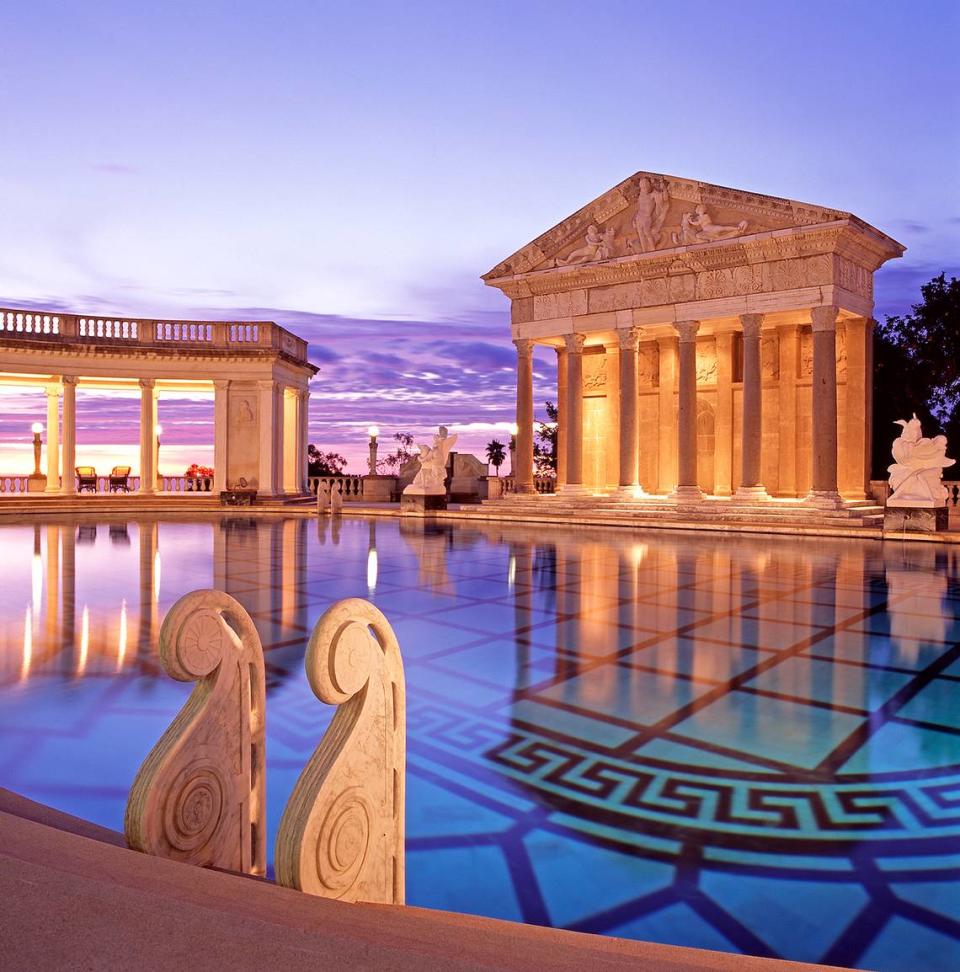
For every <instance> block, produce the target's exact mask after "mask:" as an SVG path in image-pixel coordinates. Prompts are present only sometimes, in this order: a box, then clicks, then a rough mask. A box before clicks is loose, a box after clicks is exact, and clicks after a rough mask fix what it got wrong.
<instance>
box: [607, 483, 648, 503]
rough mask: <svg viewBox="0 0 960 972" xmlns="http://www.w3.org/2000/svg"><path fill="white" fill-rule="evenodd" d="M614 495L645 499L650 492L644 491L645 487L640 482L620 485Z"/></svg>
mask: <svg viewBox="0 0 960 972" xmlns="http://www.w3.org/2000/svg"><path fill="white" fill-rule="evenodd" d="M613 495H614V496H622V497H624V498H625V499H644V498H645V497H646V496H647V495H648V494H647V493H645V492H644V491H643V487H642V486H640V485H639V484H638V483H633V484H632V485H630V486H622V485H621V486H618V487H617V488H616V489H615V490H614V492H613Z"/></svg>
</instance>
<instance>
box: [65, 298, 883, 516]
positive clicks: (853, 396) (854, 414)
mask: <svg viewBox="0 0 960 972" xmlns="http://www.w3.org/2000/svg"><path fill="white" fill-rule="evenodd" d="M846 330H847V341H846V346H847V382H846V409H845V414H844V421H845V423H846V436H845V438H846V455H845V457H844V467H845V468H844V471H845V474H846V475H845V477H844V479H845V481H844V482H842V483H841V484H840V485H841V490H842V494H843V495H844V496H846V497H847V498H849V499H853V500H863V499H866V498H867V487H868V485H869V483H870V465H871V462H870V459H871V456H870V453H871V446H872V442H871V438H872V431H873V381H872V380H871V379H872V377H873V360H872V359H873V321H872V320H870V319H869V318H865V317H854V318H850V319H848V320H847V322H846ZM48 441H49V440H48Z"/></svg>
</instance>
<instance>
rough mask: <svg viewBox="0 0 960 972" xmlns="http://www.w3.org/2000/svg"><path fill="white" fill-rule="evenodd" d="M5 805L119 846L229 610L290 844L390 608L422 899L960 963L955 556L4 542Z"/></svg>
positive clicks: (2, 533) (51, 528)
mask: <svg viewBox="0 0 960 972" xmlns="http://www.w3.org/2000/svg"><path fill="white" fill-rule="evenodd" d="M0 558H2V563H3V564H4V568H3V575H2V576H3V582H2V584H0V786H5V787H8V788H10V789H12V790H15V791H17V792H19V793H22V794H24V795H25V796H28V797H30V798H32V799H35V800H38V801H41V802H43V803H46V804H49V805H51V806H54V807H57V808H59V809H61V810H65V811H68V812H71V813H74V814H77V815H79V816H81V817H84V818H86V819H88V820H92V821H95V822H97V823H100V824H104V825H106V826H108V827H112V828H114V829H121V828H122V821H123V808H124V803H125V800H126V796H127V792H128V789H129V787H130V784H131V782H132V780H133V777H134V774H135V773H136V770H137V768H138V766H139V764H140V763H141V761H142V760H143V758H144V757H145V756H146V754H147V752H148V751H149V750H150V748H151V747H152V745H153V744H154V742H155V741H156V740H157V739H158V738H159V736H160V735H161V733H162V732H163V731H164V729H165V728H166V726H167V725H168V724H169V722H170V721H171V719H172V718H173V716H174V715H175V714H176V712H177V710H178V709H179V707H180V706H181V705H182V703H183V701H184V699H185V698H186V696H187V694H188V693H189V691H190V685H186V684H183V683H179V682H175V681H173V680H171V679H170V678H169V677H167V676H166V675H165V674H164V673H163V672H162V671H161V669H160V668H159V664H158V660H157V655H156V638H157V633H158V631H159V625H160V622H161V621H162V619H163V616H164V614H165V612H166V611H167V610H168V609H169V607H170V606H171V604H173V602H174V601H175V600H176V599H177V598H179V597H180V596H181V595H182V594H184V593H186V592H187V591H190V590H194V589H197V588H203V587H216V588H219V589H221V590H225V591H227V592H228V593H230V594H232V595H233V596H234V597H236V598H237V599H238V600H239V601H240V602H241V603H242V604H243V605H244V606H245V607H246V608H247V610H248V611H249V612H250V614H251V615H252V617H253V619H254V622H255V623H256V625H257V628H258V630H259V632H260V635H261V638H262V640H263V644H264V649H265V660H266V671H267V693H268V696H267V762H268V771H267V787H268V791H267V801H268V826H269V845H268V846H269V847H270V848H272V844H273V838H274V835H275V831H276V827H277V824H278V822H279V818H280V814H281V812H282V809H283V807H284V805H285V803H286V800H287V797H288V796H289V794H290V791H291V790H292V788H293V784H294V782H295V780H296V778H297V775H298V774H299V772H300V770H301V769H302V767H303V765H304V763H305V761H306V759H307V758H308V757H309V755H310V754H311V753H312V751H313V749H314V748H315V746H316V745H317V742H318V741H319V739H320V736H321V735H322V733H323V730H324V729H325V727H326V726H327V724H328V723H329V720H330V718H331V715H332V710H331V709H330V708H329V707H328V706H325V705H323V704H322V703H320V702H319V701H317V699H316V698H315V697H314V696H313V695H312V693H311V692H310V690H309V687H308V685H307V682H306V678H305V676H304V672H303V655H304V648H305V643H306V639H307V637H308V636H309V633H310V631H311V630H312V627H313V625H314V624H315V622H316V621H317V619H318V618H319V617H320V615H321V614H322V613H323V611H324V610H325V609H326V608H327V606H329V604H330V603H331V602H333V601H334V600H337V599H339V598H342V597H349V596H361V597H369V598H370V599H371V600H372V601H373V602H374V603H375V604H376V605H377V606H378V607H379V608H380V609H381V610H382V611H383V612H384V613H385V614H386V616H387V617H388V619H389V620H390V621H391V623H392V624H393V626H394V628H395V630H396V633H397V636H398V638H399V641H400V646H401V650H402V653H403V657H404V665H405V670H406V679H407V700H408V780H407V901H408V902H409V903H410V904H414V905H421V906H425V907H433V908H445V909H450V910H455V911H465V912H473V913H477V914H483V915H491V916H495V917H500V918H508V919H512V920H517V921H526V922H533V923H537V924H548V925H554V926H558V927H564V928H572V929H577V930H581V931H587V932H594V933H599V934H608V935H618V936H622V937H628V938H640V939H646V940H650V941H660V942H669V943H676V944H682V945H692V946H701V947H706V948H716V949H722V950H727V951H733V952H737V951H739V952H746V953H751V954H757V955H772V956H780V957H783V958H789V959H800V960H806V961H812V962H824V963H829V964H840V965H853V966H860V967H864V968H870V969H878V970H885V972H886V970H890V972H898V970H904V972H907V970H909V972H916V970H919V969H923V970H927V972H935V970H940V969H943V970H948V969H949V970H953V969H956V968H958V967H960V884H958V879H960V704H958V692H960V555H958V552H957V548H952V547H942V546H939V545H936V544H923V543H911V544H892V543H886V544H879V543H860V542H857V541H852V540H836V541H832V540H829V539H822V538H820V539H803V538H795V539H789V540H787V539H784V538H759V539H740V538H726V537H721V536H711V535H709V534H700V535H698V536H690V535H687V534H680V533H674V532H672V531H650V532H647V533H636V532H630V533H628V532H626V531H615V530H614V531H607V532H603V531H599V530H593V531H584V530H565V529H562V528H550V527H544V526H524V525H515V524H510V525H506V524H503V525H486V526H483V527H479V526H463V527H459V526H442V527H441V526H435V525H434V526H431V525H424V524H423V522H422V521H416V522H409V521H397V520H379V521H377V520H373V519H372V520H364V519H359V518H357V519H354V518H348V519H344V520H343V521H334V522H329V521H323V522H320V523H318V522H317V521H316V520H315V519H301V518H286V519H284V518H276V519H265V518H252V517H225V518H219V517H217V518H211V519H210V520H209V521H199V520H196V519H191V520H190V521H189V522H176V521H173V520H171V521H167V520H162V519H161V520H159V521H158V520H156V519H147V518H144V519H140V520H136V521H131V522H122V521H103V522H99V523H93V522H89V521H77V520H70V519H66V518H64V519H61V520H52V519H51V520H48V521H44V522H43V523H40V524H39V525H37V524H33V523H31V524H24V525H16V524H10V525H4V526H0Z"/></svg>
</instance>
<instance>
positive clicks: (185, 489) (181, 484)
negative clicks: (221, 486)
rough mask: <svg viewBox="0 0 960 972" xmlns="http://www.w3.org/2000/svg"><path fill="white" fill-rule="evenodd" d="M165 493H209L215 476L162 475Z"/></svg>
mask: <svg viewBox="0 0 960 972" xmlns="http://www.w3.org/2000/svg"><path fill="white" fill-rule="evenodd" d="M160 480H161V482H162V484H163V491H164V492H165V493H209V492H210V491H211V490H212V489H213V476H161V477H160Z"/></svg>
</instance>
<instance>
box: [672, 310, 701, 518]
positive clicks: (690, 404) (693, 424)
mask: <svg viewBox="0 0 960 972" xmlns="http://www.w3.org/2000/svg"><path fill="white" fill-rule="evenodd" d="M674 327H675V328H676V331H677V335H678V337H679V339H680V364H679V369H678V370H679V382H678V410H677V411H678V415H677V488H676V489H675V490H674V491H673V493H672V494H671V497H672V498H673V499H675V500H677V501H679V502H697V501H699V500H701V499H703V493H702V492H701V491H700V486H699V485H698V483H697V331H698V330H699V329H700V322H699V321H678V322H677V323H676V324H674Z"/></svg>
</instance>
